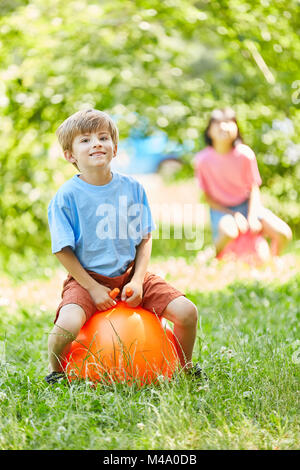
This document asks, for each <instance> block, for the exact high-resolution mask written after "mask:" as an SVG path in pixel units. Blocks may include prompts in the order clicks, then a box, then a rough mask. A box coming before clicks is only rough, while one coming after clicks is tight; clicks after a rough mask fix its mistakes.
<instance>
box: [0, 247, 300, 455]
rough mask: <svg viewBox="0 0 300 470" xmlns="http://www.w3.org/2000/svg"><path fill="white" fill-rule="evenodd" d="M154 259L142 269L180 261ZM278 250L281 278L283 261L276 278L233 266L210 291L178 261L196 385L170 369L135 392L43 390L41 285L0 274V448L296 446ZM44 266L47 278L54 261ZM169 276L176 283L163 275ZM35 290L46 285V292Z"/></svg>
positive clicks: (295, 315) (48, 310) (290, 287)
mask: <svg viewBox="0 0 300 470" xmlns="http://www.w3.org/2000/svg"><path fill="white" fill-rule="evenodd" d="M297 246H298V245H296V248H297ZM154 253H155V247H154ZM171 254H172V253H171ZM166 255H167V256H166V257H165V259H163V257H162V254H161V252H157V253H156V254H155V255H154V258H153V266H154V267H156V268H158V266H159V267H161V269H162V270H165V272H167V274H168V273H169V274H168V275H169V277H171V278H172V273H171V271H170V270H169V271H168V266H171V264H170V263H173V265H174V263H176V262H178V263H179V264H178V266H183V264H182V263H183V261H182V259H181V258H178V257H177V258H176V256H178V249H177V252H176V250H175V251H174V252H173V257H174V258H173V259H171V260H170V258H169V256H170V252H168V253H166ZM285 256H286V258H284V257H283V258H282V259H283V260H287V261H286V264H288V263H290V266H292V267H293V269H294V271H292V268H291V269H288V270H289V271H290V274H291V275H290V276H287V275H285V276H283V273H285V274H286V272H285V271H284V266H281V267H280V266H279V267H278V269H279V275H278V273H277V275H276V273H274V270H275V271H276V266H275V267H274V266H273V268H272V269H273V271H272V269H271V270H270V271H269V274H270V275H269V278H267V276H265V277H262V276H261V278H259V275H258V274H257V273H260V272H266V268H264V269H265V271H264V270H262V271H260V270H256V271H257V272H256V274H255V275H253V272H252V271H251V270H249V268H248V271H247V272H248V274H249V275H248V279H246V276H243V275H242V274H243V273H241V276H240V278H239V276H238V275H237V276H236V278H235V280H234V282H233V283H232V282H229V283H227V284H224V283H223V284H221V287H218V282H215V283H214V285H213V288H211V289H206V288H205V279H199V280H198V282H199V288H197V289H195V283H194V282H192V280H193V278H194V277H195V272H196V271H195V269H196V267H195V266H196V264H197V262H196V261H195V259H194V261H193V260H192V259H189V262H187V263H186V265H185V267H184V269H185V271H184V277H187V276H188V269H189V268H190V269H191V277H190V282H189V279H186V284H185V285H186V286H188V285H191V286H192V287H191V288H190V289H189V288H187V289H186V295H187V297H188V298H190V299H191V300H192V301H194V302H195V303H196V305H197V307H198V309H199V314H200V317H199V325H198V334H197V342H196V347H195V350H194V360H195V361H196V360H198V361H200V362H201V364H202V365H203V367H204V369H205V371H206V374H207V376H208V381H207V382H206V381H203V382H201V383H199V384H195V383H193V382H191V381H190V380H188V379H187V378H186V377H185V376H183V375H182V374H181V375H179V376H178V377H177V378H176V379H174V380H173V381H171V382H170V383H166V382H163V383H161V384H160V386H148V387H146V388H143V389H137V388H135V387H128V386H125V385H118V386H110V387H108V386H107V387H104V386H98V387H97V388H96V389H95V388H92V387H90V385H89V384H88V383H85V382H81V383H73V384H72V385H71V386H70V387H68V386H65V385H57V386H54V387H50V386H48V385H47V384H46V383H45V382H44V380H43V379H44V376H45V375H46V373H47V351H46V349H47V335H48V332H49V331H50V330H51V328H52V322H53V309H52V307H51V305H52V304H51V298H50V297H53V291H52V290H51V289H53V283H52V284H51V279H50V278H48V279H41V280H35V281H31V284H30V283H28V281H24V282H23V283H22V282H20V281H19V282H17V283H16V284H11V283H9V282H11V281H8V278H5V277H4V276H2V279H3V280H4V279H5V281H3V282H4V283H2V286H4V285H5V282H7V289H6V291H5V292H6V294H7V295H6V297H5V292H4V289H3V288H2V290H1V297H0V303H1V306H0V310H1V316H0V328H1V336H0V340H1V343H0V345H1V349H0V354H1V356H0V360H1V368H0V386H1V391H0V407H1V408H0V448H1V449H277V448H279V449H296V448H298V447H299V437H300V436H299V424H298V423H299V395H298V393H299V354H300V341H299V304H300V298H299V284H300V283H299V281H300V276H299V269H298V267H299V254H296V255H295V256H294V255H293V256H294V258H293V261H291V258H289V256H290V254H289V253H288V254H287V255H285ZM180 263H181V264H180ZM199 263H200V261H198V264H199ZM293 263H294V264H293ZM199 269H200V268H199ZM224 269H227V271H224ZM228 269H229V268H228V267H227V268H226V267H224V266H222V265H220V264H219V265H216V264H214V262H213V260H208V261H203V266H202V267H201V269H200V271H198V273H200V274H199V276H200V275H201V273H202V274H205V273H206V274H207V275H208V273H209V275H210V276H211V277H210V279H211V280H212V282H213V280H214V277H215V280H217V281H218V280H221V278H222V277H224V273H226V272H227V274H228ZM232 269H233V268H231V271H232ZM236 269H240V270H242V269H247V268H246V267H244V268H241V266H237V267H236ZM280 270H281V271H280ZM297 272H298V274H297ZM51 273H52V274H53V276H55V275H56V274H55V273H56V271H55V266H54V267H53V270H52V271H51ZM170 273H171V274H170ZM272 273H273V274H272ZM48 274H49V271H48ZM255 276H256V277H255ZM173 279H174V282H175V283H176V276H175V275H173ZM52 281H53V280H52ZM229 281H230V279H229ZM39 285H40V289H41V292H44V298H43V302H42V301H41V299H40V298H39V297H38V296H36V295H31V290H30V286H34V289H35V292H36V291H37V290H38V287H39ZM47 285H48V287H49V286H52V287H49V289H48V296H49V298H47ZM55 285H56V284H55ZM206 285H208V284H206ZM24 286H25V287H24ZM26 286H27V289H28V291H27V295H26ZM21 289H23V294H22V296H20V290H21ZM24 289H25V290H24ZM13 294H14V295H15V301H14V302H13V298H12V296H13ZM58 295H59V293H58Z"/></svg>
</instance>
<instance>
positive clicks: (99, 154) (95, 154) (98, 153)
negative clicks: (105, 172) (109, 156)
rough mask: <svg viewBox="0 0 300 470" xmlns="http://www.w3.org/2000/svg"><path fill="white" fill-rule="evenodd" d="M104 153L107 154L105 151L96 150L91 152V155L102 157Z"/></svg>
mask: <svg viewBox="0 0 300 470" xmlns="http://www.w3.org/2000/svg"><path fill="white" fill-rule="evenodd" d="M102 155H105V152H94V153H91V157H102Z"/></svg>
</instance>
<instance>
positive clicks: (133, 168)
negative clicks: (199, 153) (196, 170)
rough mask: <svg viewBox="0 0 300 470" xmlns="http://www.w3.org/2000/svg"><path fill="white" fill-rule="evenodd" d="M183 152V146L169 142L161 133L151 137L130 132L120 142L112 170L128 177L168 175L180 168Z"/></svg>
mask: <svg viewBox="0 0 300 470" xmlns="http://www.w3.org/2000/svg"><path fill="white" fill-rule="evenodd" d="M185 151H186V148H185V147H184V146H182V145H179V144H178V143H176V142H173V141H171V140H169V139H168V136H167V134H166V133H165V132H163V131H156V132H154V133H153V134H152V135H151V136H145V135H143V134H141V133H138V132H134V131H132V133H131V134H130V136H129V137H128V138H127V139H123V140H120V142H119V145H118V154H117V156H116V158H114V159H113V161H112V169H114V170H116V171H119V172H120V173H124V174H128V175H132V174H146V173H157V172H160V173H164V172H166V173H170V172H174V171H176V170H177V169H179V168H180V167H181V165H182V163H181V157H182V156H183V154H184V152H185ZM166 169H167V170H166Z"/></svg>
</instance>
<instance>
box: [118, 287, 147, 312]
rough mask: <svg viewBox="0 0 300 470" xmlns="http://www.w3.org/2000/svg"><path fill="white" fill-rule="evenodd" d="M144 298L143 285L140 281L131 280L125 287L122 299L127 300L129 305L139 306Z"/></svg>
mask: <svg viewBox="0 0 300 470" xmlns="http://www.w3.org/2000/svg"><path fill="white" fill-rule="evenodd" d="M142 298H143V285H142V284H140V283H138V282H133V281H131V282H129V283H128V284H126V285H125V286H124V287H123V290H122V295H121V300H123V301H125V302H126V303H127V304H128V305H129V307H137V306H138V305H140V303H141V301H142Z"/></svg>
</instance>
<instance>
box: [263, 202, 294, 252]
mask: <svg viewBox="0 0 300 470" xmlns="http://www.w3.org/2000/svg"><path fill="white" fill-rule="evenodd" d="M259 220H260V222H261V224H262V227H263V229H262V234H263V235H265V236H266V237H269V238H270V239H271V251H272V254H273V255H275V256H277V255H279V254H280V253H281V251H282V250H283V248H284V247H285V245H286V244H287V243H288V242H289V241H290V240H291V239H292V237H293V234H292V231H291V229H290V227H289V226H288V224H287V223H286V222H284V221H283V220H281V219H280V218H279V217H278V216H277V215H275V214H273V212H272V211H270V210H269V209H265V208H264V209H263V211H262V214H261V215H260V217H259Z"/></svg>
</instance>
